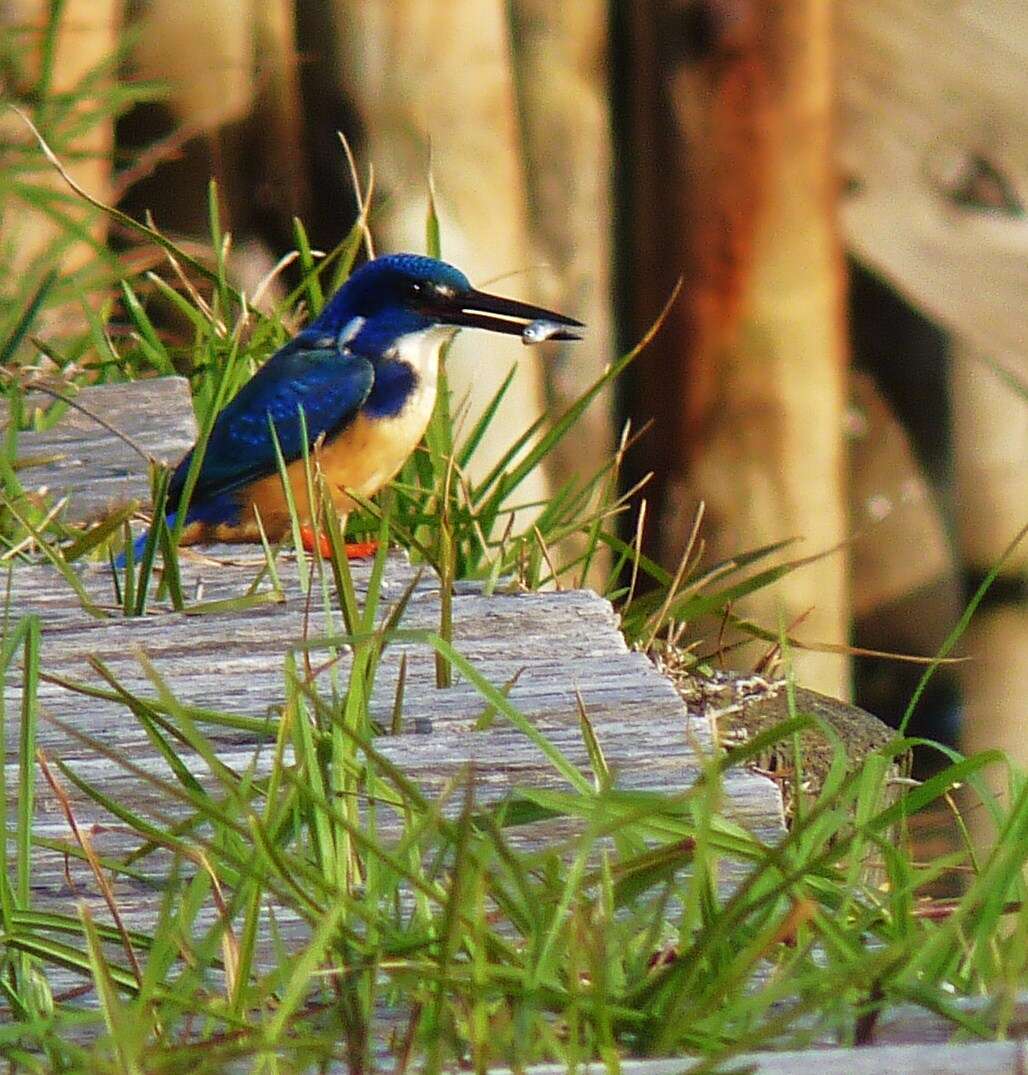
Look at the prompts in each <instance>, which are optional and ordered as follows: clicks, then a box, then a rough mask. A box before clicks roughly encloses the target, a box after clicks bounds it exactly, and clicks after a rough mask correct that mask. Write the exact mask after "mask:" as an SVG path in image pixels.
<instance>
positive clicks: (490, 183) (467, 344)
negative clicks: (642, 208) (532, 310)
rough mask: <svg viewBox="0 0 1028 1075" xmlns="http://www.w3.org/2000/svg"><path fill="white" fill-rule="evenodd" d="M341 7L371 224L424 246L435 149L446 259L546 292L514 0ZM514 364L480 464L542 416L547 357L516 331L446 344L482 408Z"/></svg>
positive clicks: (464, 387) (389, 246)
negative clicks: (515, 48) (362, 136)
mask: <svg viewBox="0 0 1028 1075" xmlns="http://www.w3.org/2000/svg"><path fill="white" fill-rule="evenodd" d="M335 10H336V12H337V15H338V20H339V35H340V39H339V49H340V77H341V79H342V81H343V84H344V89H345V92H346V94H347V95H348V97H349V98H350V99H351V100H352V101H353V102H354V103H355V105H356V107H357V111H358V113H359V115H360V118H361V121H362V123H363V125H364V128H365V130H366V132H367V143H366V146H365V147H364V152H365V156H366V158H367V159H368V160H370V161H372V162H373V163H374V165H375V169H376V174H377V177H378V195H377V204H378V207H379V211H378V212H377V213H376V215H375V231H376V234H377V236H378V238H379V242H380V243H381V245H382V247H383V249H385V250H404V249H407V250H423V249H424V246H425V207H426V182H425V181H426V179H427V176H428V169H429V157H430V146H431V161H432V169H433V172H434V175H435V185H436V191H437V195H438V199H437V209H438V211H439V216H440V221H441V231H442V245H443V251H442V252H443V256H444V257H445V258H446V259H447V260H449V261H452V262H454V263H455V264H456V265H459V266H460V267H461V268H462V269H463V270H464V271H465V272H467V273H468V275H469V276H470V277H471V279H472V281H473V282H474V283H475V284H476V285H484V284H487V283H488V282H489V281H490V280H492V279H494V278H498V277H504V280H503V289H504V291H505V293H507V294H510V295H512V296H516V297H523V298H529V297H536V298H538V297H539V290H540V285H539V283H538V281H537V279H536V277H535V275H534V274H532V273H529V272H528V270H530V269H531V267H532V266H533V265H534V264H535V263H536V261H537V260H538V255H537V253H536V251H535V250H534V249H533V246H532V242H531V240H530V234H529V218H528V208H527V194H526V179H525V168H524V162H523V155H524V154H523V145H522V140H521V131H520V128H519V125H518V116H517V100H516V93H515V81H514V72H513V68H512V62H511V37H510V24H509V20H508V17H507V5H506V4H504V3H501V2H500V0H454V2H451V3H447V4H439V3H436V2H434V0H388V2H385V0H337V2H336V5H335ZM340 196H344V192H340ZM509 274H514V275H509ZM508 277H509V278H508ZM514 363H518V365H519V369H518V376H517V377H516V378H515V380H514V383H513V385H512V386H511V389H510V391H509V392H508V394H507V397H506V399H505V401H504V405H503V406H502V408H501V410H500V412H499V414H498V417H497V419H496V421H494V422H493V424H492V427H491V429H490V433H489V436H488V438H487V440H486V441H484V442H483V444H482V449H481V451H480V452H479V453H477V455H476V462H477V464H478V465H479V466H480V467H482V468H483V469H485V468H488V467H489V466H490V465H491V463H492V462H493V461H495V459H496V458H497V457H498V456H499V455H500V454H501V453H502V451H503V450H505V449H506V448H507V447H509V445H510V443H511V442H512V441H513V440H514V438H515V437H516V436H517V435H518V434H519V433H520V432H521V431H522V430H523V429H524V428H525V427H526V426H527V425H528V424H530V423H531V422H532V421H533V420H534V419H535V418H536V417H538V416H539V415H540V414H542V413H543V409H544V405H545V404H544V396H545V393H544V389H543V378H542V371H541V367H540V358H539V356H538V355H537V354H536V352H535V349H534V348H532V349H530V348H525V347H522V345H521V343H520V342H519V341H518V340H516V339H510V340H500V339H497V338H490V339H487V340H484V339H482V338H479V336H478V335H477V334H475V333H464V334H463V335H462V337H461V338H459V339H458V340H457V341H456V343H455V345H454V347H453V349H452V351H451V353H450V357H449V363H448V369H449V373H450V383H451V387H452V389H453V392H454V398H455V401H456V402H458V403H459V402H460V401H461V400H462V399H463V398H467V399H469V401H470V408H471V412H472V416H473V415H474V414H475V413H477V412H480V411H481V410H482V408H483V407H484V406H485V405H486V403H487V402H488V401H489V400H490V399H491V398H492V397H493V395H494V393H495V392H496V390H497V388H498V387H499V385H500V383H501V382H502V380H503V378H504V377H505V376H506V374H507V372H508V370H509V369H510V367H511V366H512V365H513V364H514ZM528 486H532V487H528ZM522 491H523V493H524V494H525V496H524V499H525V500H526V501H535V500H538V499H542V498H544V497H545V496H546V492H547V489H546V483H545V482H544V481H543V480H542V477H541V475H538V474H537V475H536V479H535V482H534V485H532V483H531V482H530V483H526V486H525V487H523V490H522Z"/></svg>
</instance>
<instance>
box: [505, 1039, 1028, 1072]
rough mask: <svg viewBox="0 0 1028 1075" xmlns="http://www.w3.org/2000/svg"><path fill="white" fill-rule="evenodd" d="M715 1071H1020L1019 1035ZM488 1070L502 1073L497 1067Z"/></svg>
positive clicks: (633, 1066)
mask: <svg viewBox="0 0 1028 1075" xmlns="http://www.w3.org/2000/svg"><path fill="white" fill-rule="evenodd" d="M699 1063H700V1061H695V1060H682V1059H679V1060H624V1061H622V1062H621V1064H620V1065H619V1071H620V1072H621V1075H688V1073H689V1071H691V1070H692V1069H693V1068H694V1067H696V1066H697V1064H699ZM576 1070H577V1071H578V1072H579V1075H606V1072H607V1071H609V1070H610V1069H609V1068H607V1067H605V1066H604V1065H602V1064H582V1065H581V1066H580V1067H578V1068H577V1069H576ZM717 1070H718V1071H719V1072H730V1071H731V1072H747V1073H753V1075H907V1073H909V1072H917V1075H1024V1072H1025V1070H1028V1051H1026V1048H1025V1042H1024V1041H987V1042H980V1043H976V1044H973V1045H935V1044H933V1045H877V1046H869V1047H867V1048H862V1049H811V1050H806V1051H803V1052H781V1053H741V1054H740V1055H738V1056H735V1057H732V1058H731V1059H729V1060H725V1061H724V1062H723V1063H722V1064H720V1065H719V1066H718V1068H717ZM525 1071H526V1072H527V1073H528V1075H563V1072H565V1071H567V1068H566V1067H565V1066H564V1065H562V1064H546V1065H538V1066H533V1067H529V1068H526V1069H525ZM493 1075H504V1070H503V1069H501V1068H496V1069H493Z"/></svg>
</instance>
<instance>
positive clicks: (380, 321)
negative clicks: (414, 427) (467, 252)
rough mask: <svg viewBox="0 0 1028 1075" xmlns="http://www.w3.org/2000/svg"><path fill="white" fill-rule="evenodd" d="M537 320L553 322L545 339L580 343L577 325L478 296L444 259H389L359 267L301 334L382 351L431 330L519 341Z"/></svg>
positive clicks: (527, 307) (537, 308) (402, 256)
mask: <svg viewBox="0 0 1028 1075" xmlns="http://www.w3.org/2000/svg"><path fill="white" fill-rule="evenodd" d="M536 321H541V322H547V323H550V324H551V325H552V328H550V329H549V330H548V331H547V332H546V333H545V338H547V339H565V340H568V339H578V333H577V332H575V331H573V330H574V329H576V328H581V327H582V323H581V322H580V321H575V320H574V319H573V318H570V317H565V316H564V315H563V314H558V313H554V312H553V311H552V310H544V309H543V308H542V307H540V306H530V305H529V304H528V303H524V302H518V301H516V300H515V299H506V298H502V297H500V296H499V295H490V294H487V293H486V292H484V291H476V290H475V289H474V288H473V287H472V286H471V283H470V281H469V280H468V278H467V277H466V276H465V275H464V274H463V273H462V272H461V271H460V269H456V268H454V267H453V266H452V265H448V264H447V263H446V262H445V261H438V260H436V259H435V258H429V257H424V256H423V255H420V254H388V255H386V256H385V257H380V258H375V259H374V260H373V261H369V262H368V263H367V264H366V265H363V266H361V268H359V269H357V270H356V271H355V272H354V273H353V275H352V276H351V277H350V279H349V280H347V281H346V283H345V284H343V286H342V287H341V288H340V289H339V290H338V291H337V292H336V293H335V294H334V295H333V296H332V298H331V299H330V300H329V301H328V303H327V304H326V306H325V308H324V310H322V312H321V314H320V315H319V316H318V317H317V318H316V320H315V321H314V322H312V324H311V325H310V326H309V327H308V329H307V332H308V333H317V334H320V335H322V336H324V335H331V336H332V337H333V338H335V339H339V340H340V341H342V342H344V343H347V342H348V343H351V344H352V345H353V346H354V347H355V348H356V349H359V350H360V351H361V352H362V353H363V354H384V353H385V352H386V351H388V350H389V349H390V348H392V347H393V346H395V344H396V342H397V341H398V340H399V339H400V338H401V337H403V336H407V335H409V334H411V333H416V332H423V331H425V330H427V329H431V328H435V327H449V328H451V329H452V330H453V331H454V332H456V331H457V329H459V328H465V327H466V328H484V329H489V330H490V331H492V332H503V333H507V334H509V335H513V336H521V335H522V333H523V332H524V330H525V328H526V327H527V326H528V325H530V324H532V323H533V322H536ZM523 338H524V339H525V340H526V342H533V341H532V340H531V339H529V338H528V337H523Z"/></svg>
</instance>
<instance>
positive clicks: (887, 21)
mask: <svg viewBox="0 0 1028 1075" xmlns="http://www.w3.org/2000/svg"><path fill="white" fill-rule="evenodd" d="M837 40H838V43H839V56H838V64H839V73H840V84H839V89H840V103H841V111H840V134H841V141H840V155H841V165H842V168H843V170H844V174H845V175H846V177H847V179H848V180H849V183H850V188H851V189H850V192H849V194H848V195H847V197H846V198H845V199H844V201H843V206H842V222H843V227H844V230H845V233H846V238H847V241H848V243H849V246H850V248H851V249H852V250H853V252H854V253H855V254H856V255H857V256H858V257H859V258H861V259H862V260H863V261H865V262H867V264H869V265H870V266H872V267H873V268H874V269H876V270H877V271H878V272H880V273H882V274H883V275H884V276H886V277H887V278H888V279H890V280H891V281H892V282H893V283H894V284H895V285H896V286H897V287H898V288H899V290H900V291H902V292H903V293H904V294H905V295H907V297H908V298H910V299H911V300H912V301H913V302H914V303H915V304H916V305H917V306H919V307H920V308H921V309H923V310H925V311H926V312H927V313H928V314H929V315H930V316H931V317H932V318H934V319H935V320H936V321H938V322H939V323H940V324H942V325H945V326H946V327H948V328H949V329H950V330H952V331H954V332H956V333H957V334H959V335H960V336H962V337H964V338H965V339H967V340H968V341H970V342H972V343H974V344H975V345H976V346H978V347H979V348H981V349H982V350H983V351H984V352H985V353H987V354H988V355H990V356H991V357H992V358H993V359H996V360H998V361H1001V362H1003V363H1004V364H1006V365H1007V366H1008V367H1009V368H1011V369H1012V370H1013V371H1015V372H1019V373H1020V376H1021V377H1022V378H1023V377H1024V376H1025V371H1026V369H1028V348H1026V341H1028V307H1026V306H1025V303H1024V295H1025V292H1026V291H1028V257H1026V254H1028V217H1026V215H1025V212H1024V210H1025V207H1026V206H1028V112H1026V110H1025V107H1024V102H1025V93H1026V89H1025V71H1026V70H1028V7H1026V6H1025V5H1024V4H1023V3H1021V2H1020V0H968V2H965V3H959V4H954V3H946V2H943V0H917V2H913V3H912V2H909V0H843V2H842V3H840V5H839V18H838V33H837Z"/></svg>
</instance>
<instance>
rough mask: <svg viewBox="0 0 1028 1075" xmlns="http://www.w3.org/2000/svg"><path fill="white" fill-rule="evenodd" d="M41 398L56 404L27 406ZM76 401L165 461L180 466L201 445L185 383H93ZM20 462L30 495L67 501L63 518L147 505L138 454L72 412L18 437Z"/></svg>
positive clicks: (0, 413) (1, 411) (2, 410)
mask: <svg viewBox="0 0 1028 1075" xmlns="http://www.w3.org/2000/svg"><path fill="white" fill-rule="evenodd" d="M37 400H38V405H40V406H49V405H50V404H51V403H53V400H52V399H50V398H49V397H43V396H41V395H40V396H37V397H30V403H35V402H37ZM76 402H77V403H79V404H80V405H81V406H82V407H84V408H86V409H88V411H90V412H91V413H92V414H95V415H97V416H98V417H99V418H101V419H102V420H103V421H104V422H106V423H107V425H108V426H111V427H112V428H113V429H116V430H118V431H119V432H121V433H123V434H124V435H125V437H127V438H128V439H129V441H130V442H134V443H135V444H136V445H137V446H138V448H139V449H141V450H142V451H143V452H145V453H147V454H149V455H151V456H153V457H154V458H156V459H159V460H161V461H162V462H165V463H175V462H177V461H178V459H179V458H180V457H181V456H182V455H183V454H184V453H185V452H186V451H187V450H188V449H189V448H190V447H191V446H192V444H193V441H194V440H195V439H196V420H195V418H194V416H193V408H192V404H191V403H190V401H189V385H188V382H186V381H185V380H184V379H183V378H182V377H157V378H154V379H152V380H148V381H134V382H132V383H130V384H107V385H96V386H95V387H92V388H88V389H85V390H83V391H82V392H80V393H79V395H78V396H77V397H76ZM6 418H7V404H6V401H5V400H0V425H2V424H3V423H4V422H5V421H6ZM17 458H18V459H19V460H22V461H23V462H24V463H25V464H26V465H25V466H24V467H23V468H22V469H21V470H20V471H19V477H20V479H21V481H22V484H23V485H24V486H25V488H26V489H38V488H45V489H46V490H48V491H49V492H50V493H52V494H53V495H54V496H55V497H62V496H68V497H69V498H70V499H69V504H68V507H67V509H66V511H65V517H66V518H67V519H68V520H69V521H71V522H90V521H92V520H93V519H96V518H98V517H100V516H102V515H104V514H105V513H107V512H109V511H110V510H111V509H112V508H114V507H116V506H118V505H119V504H124V503H126V502H127V501H129V500H139V501H141V502H143V503H146V502H147V501H149V499H150V478H149V475H148V473H147V464H146V460H145V459H144V458H143V457H142V456H141V455H140V453H139V451H137V450H136V449H134V448H133V447H132V444H131V443H126V441H125V440H123V439H122V438H120V437H118V436H117V435H116V434H115V433H113V432H111V430H110V429H107V428H105V427H104V426H103V425H101V424H100V423H99V422H97V421H96V419H94V418H92V417H90V415H89V414H86V413H84V412H83V411H81V410H76V409H75V408H69V409H68V411H67V412H66V413H65V414H64V415H63V416H62V418H61V419H60V421H59V422H58V423H57V424H56V425H55V426H54V427H53V428H52V429H49V430H46V431H44V432H38V433H37V432H25V433H20V434H19V435H18V455H17ZM36 461H38V462H36Z"/></svg>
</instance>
